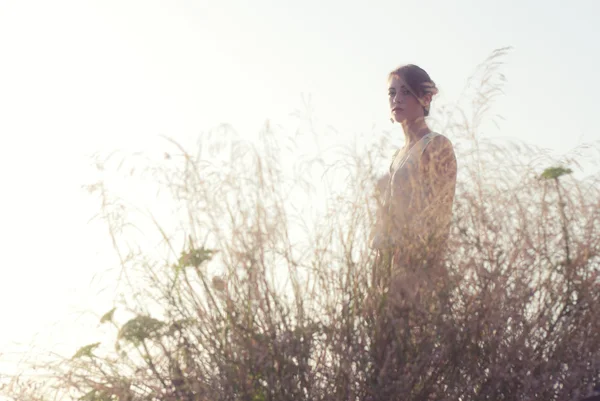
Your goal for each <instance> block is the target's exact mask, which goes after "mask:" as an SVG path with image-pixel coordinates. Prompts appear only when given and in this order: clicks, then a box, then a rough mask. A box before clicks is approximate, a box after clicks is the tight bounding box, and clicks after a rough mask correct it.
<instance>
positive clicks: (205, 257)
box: [176, 248, 214, 269]
mask: <svg viewBox="0 0 600 401" xmlns="http://www.w3.org/2000/svg"><path fill="white" fill-rule="evenodd" d="M213 253H214V251H213V250H212V249H206V248H195V249H191V250H190V251H189V252H181V257H180V258H179V261H178V263H177V265H176V268H177V269H183V268H185V267H188V266H194V267H198V266H200V265H201V264H202V263H204V262H207V261H209V260H211V259H212V255H213Z"/></svg>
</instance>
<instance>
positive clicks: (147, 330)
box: [118, 316, 165, 345]
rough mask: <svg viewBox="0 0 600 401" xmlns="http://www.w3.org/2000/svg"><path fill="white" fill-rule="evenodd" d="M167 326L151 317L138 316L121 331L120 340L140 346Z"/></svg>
mask: <svg viewBox="0 0 600 401" xmlns="http://www.w3.org/2000/svg"><path fill="white" fill-rule="evenodd" d="M164 325H165V324H164V323H163V322H161V321H160V320H157V319H154V318H153V317H150V316H136V317H134V318H133V319H131V320H129V321H128V322H127V323H125V324H124V325H123V327H121V330H119V335H118V339H119V340H125V341H128V342H130V343H132V344H134V345H139V344H140V343H141V342H142V341H144V340H146V339H148V338H151V337H153V336H155V335H156V334H158V332H159V330H160V329H162V328H163V326H164Z"/></svg>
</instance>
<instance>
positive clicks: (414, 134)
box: [402, 118, 431, 148]
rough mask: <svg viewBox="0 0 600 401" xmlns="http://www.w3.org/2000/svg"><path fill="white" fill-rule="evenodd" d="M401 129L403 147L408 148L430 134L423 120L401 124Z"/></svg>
mask: <svg viewBox="0 0 600 401" xmlns="http://www.w3.org/2000/svg"><path fill="white" fill-rule="evenodd" d="M402 129H403V130H404V138H405V144H406V145H405V146H407V147H409V148H410V147H411V146H412V145H414V144H415V143H417V142H418V141H419V140H420V139H421V138H423V137H424V136H425V135H427V134H429V133H430V132H431V130H430V129H429V127H428V126H427V123H425V119H424V118H418V119H416V120H413V121H404V122H402Z"/></svg>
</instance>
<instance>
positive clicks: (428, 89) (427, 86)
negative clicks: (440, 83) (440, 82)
mask: <svg viewBox="0 0 600 401" xmlns="http://www.w3.org/2000/svg"><path fill="white" fill-rule="evenodd" d="M421 88H422V89H423V94H427V93H430V94H431V95H432V96H434V95H437V94H438V88H437V86H435V83H434V82H433V81H428V82H423V83H421Z"/></svg>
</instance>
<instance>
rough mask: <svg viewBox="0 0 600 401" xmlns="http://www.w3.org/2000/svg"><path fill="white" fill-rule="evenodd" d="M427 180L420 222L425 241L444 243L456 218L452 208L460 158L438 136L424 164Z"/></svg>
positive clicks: (428, 149) (423, 171) (423, 158)
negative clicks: (453, 215) (452, 220)
mask: <svg viewBox="0 0 600 401" xmlns="http://www.w3.org/2000/svg"><path fill="white" fill-rule="evenodd" d="M420 168H421V177H423V191H422V202H421V205H420V208H419V209H420V219H419V220H420V221H421V223H422V229H423V230H424V232H423V234H424V235H423V236H422V238H429V239H436V240H441V239H443V238H444V237H445V236H446V235H447V233H448V229H449V225H450V221H451V218H452V204H453V202H454V191H455V188H456V174H457V166H456V156H455V154H454V148H453V146H452V143H451V142H450V140H448V138H446V137H445V136H442V135H438V136H436V137H435V138H434V139H433V140H432V141H431V142H430V143H429V145H428V146H427V147H426V148H425V150H424V152H423V155H422V158H421V163H420Z"/></svg>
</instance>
